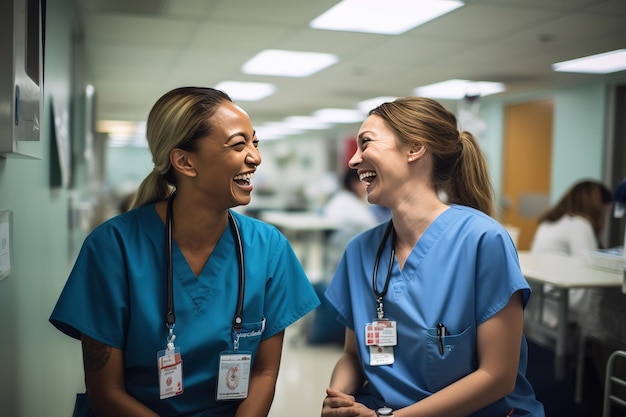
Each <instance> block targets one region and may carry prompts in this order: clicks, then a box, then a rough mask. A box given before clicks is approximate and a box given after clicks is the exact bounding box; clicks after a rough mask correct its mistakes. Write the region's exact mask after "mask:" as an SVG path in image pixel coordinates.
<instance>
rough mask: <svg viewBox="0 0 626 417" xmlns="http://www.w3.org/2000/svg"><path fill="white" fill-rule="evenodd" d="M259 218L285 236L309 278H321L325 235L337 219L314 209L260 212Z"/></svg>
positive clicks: (316, 279)
mask: <svg viewBox="0 0 626 417" xmlns="http://www.w3.org/2000/svg"><path fill="white" fill-rule="evenodd" d="M259 218H260V219H261V220H263V221H264V222H267V223H270V224H273V225H274V226H276V227H278V229H280V231H281V232H282V233H283V234H284V235H285V237H286V238H287V239H288V240H289V242H290V243H291V245H292V247H293V249H294V251H295V252H296V255H298V258H299V259H300V263H302V267H303V268H304V270H305V272H306V274H307V276H308V277H309V280H311V281H312V282H316V281H319V280H320V279H322V278H323V274H324V246H325V243H326V235H327V232H331V231H333V230H337V229H338V228H339V227H340V224H339V222H337V221H336V220H332V219H328V218H325V217H323V216H320V215H319V214H317V213H314V212H290V211H264V212H261V213H260V215H259Z"/></svg>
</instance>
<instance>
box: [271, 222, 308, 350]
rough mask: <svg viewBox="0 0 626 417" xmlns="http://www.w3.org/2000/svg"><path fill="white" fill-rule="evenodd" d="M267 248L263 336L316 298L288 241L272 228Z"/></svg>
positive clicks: (303, 312) (285, 323)
mask: <svg viewBox="0 0 626 417" xmlns="http://www.w3.org/2000/svg"><path fill="white" fill-rule="evenodd" d="M274 233H275V234H274V236H273V239H272V241H273V242H274V243H273V245H272V250H271V251H270V252H269V256H270V262H268V271H267V276H268V277H269V278H268V281H267V284H266V300H267V302H266V303H265V317H266V319H267V325H268V327H267V329H266V330H265V332H264V334H263V339H267V338H269V337H271V336H273V335H275V334H276V333H278V332H280V331H282V330H283V329H285V328H286V327H287V326H289V325H290V324H292V323H294V322H295V321H297V320H298V319H300V318H301V317H303V316H305V315H306V314H307V313H309V312H311V311H312V310H313V309H315V308H316V307H317V306H318V305H319V304H320V301H319V299H318V298H317V295H316V294H315V291H314V290H313V286H312V285H311V283H310V281H309V279H308V277H307V276H306V274H305V272H304V270H303V269H302V265H301V264H300V261H299V260H298V258H297V257H296V254H295V253H294V251H293V249H292V247H291V245H290V244H289V241H288V240H287V239H286V238H285V237H284V236H282V235H281V234H280V233H279V232H278V231H277V230H275V231H274Z"/></svg>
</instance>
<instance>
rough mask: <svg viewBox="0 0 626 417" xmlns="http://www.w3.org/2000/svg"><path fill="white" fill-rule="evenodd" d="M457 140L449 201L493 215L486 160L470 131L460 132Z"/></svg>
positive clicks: (491, 189) (491, 192)
mask: <svg viewBox="0 0 626 417" xmlns="http://www.w3.org/2000/svg"><path fill="white" fill-rule="evenodd" d="M459 141H460V147H461V152H460V154H459V156H458V160H457V163H456V166H455V168H454V173H453V175H452V176H451V178H450V187H449V190H448V191H449V192H448V198H449V199H450V203H455V204H462V205H465V206H469V207H472V208H475V209H477V210H480V211H482V212H483V213H485V214H487V215H488V216H492V217H493V215H494V202H493V187H492V185H491V181H490V179H489V170H488V169H487V161H486V160H485V157H484V155H483V153H482V151H481V150H480V147H479V146H478V143H477V142H476V139H475V138H474V136H473V135H472V134H471V133H469V132H465V131H463V132H461V134H460V139H459Z"/></svg>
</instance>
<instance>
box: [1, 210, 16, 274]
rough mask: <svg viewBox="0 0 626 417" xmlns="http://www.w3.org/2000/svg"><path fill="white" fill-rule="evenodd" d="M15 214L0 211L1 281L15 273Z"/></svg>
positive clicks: (8, 211)
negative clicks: (13, 248)
mask: <svg viewBox="0 0 626 417" xmlns="http://www.w3.org/2000/svg"><path fill="white" fill-rule="evenodd" d="M12 242H13V212H12V211H11V210H0V281H2V280H3V279H5V278H6V277H8V276H9V275H10V274H11V273H12V272H13V250H12V246H13V243H12Z"/></svg>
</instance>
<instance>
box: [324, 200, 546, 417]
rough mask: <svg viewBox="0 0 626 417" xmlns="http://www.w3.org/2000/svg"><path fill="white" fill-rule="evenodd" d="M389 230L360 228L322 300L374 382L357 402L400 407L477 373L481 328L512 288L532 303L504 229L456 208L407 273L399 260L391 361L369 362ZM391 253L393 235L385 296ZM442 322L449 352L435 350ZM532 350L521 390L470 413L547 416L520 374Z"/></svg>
mask: <svg viewBox="0 0 626 417" xmlns="http://www.w3.org/2000/svg"><path fill="white" fill-rule="evenodd" d="M386 227H387V224H386V223H385V224H381V225H379V226H377V227H375V228H373V229H370V230H368V231H366V232H363V233H361V234H360V235H357V236H356V237H355V238H354V239H353V240H352V241H351V242H350V243H349V244H348V245H347V247H346V250H345V253H344V256H343V258H342V260H341V262H340V264H339V266H338V268H337V271H336V273H335V275H334V277H333V279H332V281H331V283H330V285H329V287H328V289H327V290H326V293H325V295H326V297H327V298H328V300H329V301H330V303H331V304H332V305H333V306H334V307H335V309H336V310H337V311H338V313H339V316H338V320H339V321H341V322H342V323H343V324H344V325H346V326H347V327H349V328H350V329H352V330H354V332H355V334H356V340H357V348H358V353H359V355H360V357H361V366H362V369H363V372H364V374H365V377H366V379H367V380H368V381H369V382H370V384H369V385H368V386H367V388H366V389H365V390H363V395H360V396H358V398H359V400H361V401H362V402H364V403H365V404H366V405H368V406H369V407H370V408H376V407H380V406H382V405H387V406H389V407H391V408H392V409H399V408H403V407H406V406H409V405H411V404H414V403H415V402H418V401H420V400H422V399H424V398H425V397H428V396H429V395H431V394H433V393H435V392H437V391H438V390H440V389H442V388H444V387H445V386H447V385H449V384H451V383H453V382H454V381H456V380H458V379H460V378H462V377H463V376H465V375H467V374H469V373H471V372H472V371H474V370H476V369H477V356H476V355H477V352H476V328H477V327H478V326H479V325H480V324H481V323H483V322H484V321H486V320H488V319H489V318H491V317H492V316H494V315H495V314H496V313H497V312H499V311H500V310H501V309H502V308H503V307H504V306H505V305H506V304H507V303H508V302H509V299H510V297H511V295H512V294H513V293H515V292H516V291H520V290H521V291H522V295H523V300H524V306H526V304H527V303H528V299H529V297H530V289H529V286H528V284H527V282H526V280H525V279H524V277H523V275H522V273H521V271H520V266H519V262H518V258H517V251H516V249H515V246H514V244H513V242H512V241H511V238H510V236H509V234H508V233H507V232H506V230H505V229H504V228H502V226H501V225H500V224H498V223H497V222H496V221H495V220H493V219H492V218H490V217H488V216H486V215H484V214H483V213H481V212H479V211H477V210H474V209H471V208H468V207H464V206H458V205H453V206H451V207H450V208H449V209H448V210H446V211H445V212H444V213H442V214H441V215H440V216H439V217H438V218H437V219H436V220H435V221H434V222H433V223H432V224H431V225H430V226H429V227H428V228H427V229H426V231H425V232H424V234H423V235H422V237H420V239H419V241H418V242H417V244H416V245H415V247H414V248H413V250H412V252H411V254H410V255H409V257H408V258H407V260H406V263H405V265H404V268H403V269H402V271H400V269H399V267H398V263H397V261H396V260H395V259H394V264H393V270H392V275H391V281H390V284H389V289H388V292H387V294H386V296H385V297H384V300H383V308H384V313H385V318H388V319H390V320H395V321H396V322H397V331H398V340H397V342H398V344H397V346H395V347H394V355H395V362H394V363H393V364H392V365H387V366H370V365H369V359H370V354H369V347H367V346H366V345H365V341H364V336H365V333H364V328H365V324H366V323H370V322H372V321H373V320H375V319H376V317H377V316H376V298H375V295H374V292H373V289H372V274H373V270H374V262H375V259H376V251H377V249H378V246H379V244H380V242H381V240H382V238H383V235H384V232H385V228H386ZM390 255H391V239H390V238H388V239H387V241H386V243H385V248H384V251H383V253H382V256H381V260H380V264H379V266H378V280H377V286H378V291H379V292H382V290H383V286H384V283H385V279H386V276H387V270H388V265H389V257H390ZM438 323H443V324H445V326H446V327H447V329H448V331H449V332H450V335H449V336H446V337H445V338H444V340H445V343H444V344H445V350H444V354H443V356H442V355H441V354H440V353H439V349H438V344H437V337H436V327H437V324H438ZM527 353H528V352H527V345H526V339H525V338H524V339H523V340H522V346H521V356H520V363H519V370H518V376H517V383H516V386H515V391H514V392H513V393H512V394H510V395H509V396H507V397H505V398H503V399H501V400H500V401H498V402H496V403H495V404H492V405H490V406H488V407H486V408H484V409H483V410H480V411H478V412H476V413H474V414H473V416H500V415H501V416H504V415H507V412H508V411H509V410H510V409H511V408H514V409H515V414H514V415H516V416H517V415H532V416H543V415H544V410H543V405H542V404H541V403H539V402H538V401H537V400H536V399H535V395H534V391H533V389H532V387H531V386H530V384H529V382H528V381H527V380H526V378H525V376H524V374H525V372H526V361H527ZM376 390H377V391H378V392H376ZM366 393H367V395H366Z"/></svg>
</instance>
